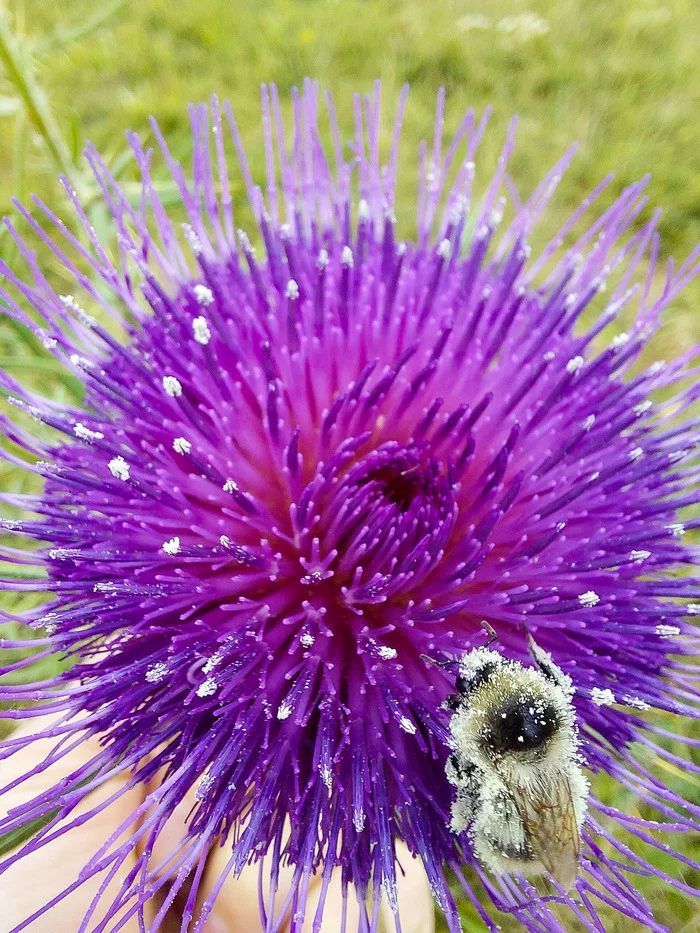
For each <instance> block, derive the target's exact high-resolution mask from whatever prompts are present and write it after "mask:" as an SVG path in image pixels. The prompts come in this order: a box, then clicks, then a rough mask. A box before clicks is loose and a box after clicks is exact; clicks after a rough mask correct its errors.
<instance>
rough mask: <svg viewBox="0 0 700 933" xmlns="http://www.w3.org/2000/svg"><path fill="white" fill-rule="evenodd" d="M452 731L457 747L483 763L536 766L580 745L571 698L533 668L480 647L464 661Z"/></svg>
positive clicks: (568, 752) (453, 707)
mask: <svg viewBox="0 0 700 933" xmlns="http://www.w3.org/2000/svg"><path fill="white" fill-rule="evenodd" d="M456 688H457V693H456V694H455V695H454V697H453V698H452V699H451V701H450V703H449V705H450V706H451V708H452V709H453V710H454V716H453V718H452V722H451V726H450V728H451V731H452V736H453V740H454V745H455V748H456V749H458V750H462V753H463V755H464V757H466V758H470V759H473V760H475V761H476V762H481V763H482V765H491V766H494V767H500V766H501V765H504V766H507V765H508V764H512V765H513V766H514V767H518V766H521V765H536V764H537V763H541V762H542V761H544V760H546V758H547V756H548V755H550V754H551V753H552V752H553V751H555V752H556V753H557V755H566V756H567V757H568V756H570V755H571V754H573V751H574V749H575V745H576V737H575V729H574V715H573V709H572V707H571V701H570V697H569V696H568V695H567V694H566V693H565V691H564V690H563V689H562V687H561V686H560V685H559V684H558V683H557V682H556V681H555V680H553V679H552V678H550V677H547V676H546V675H545V674H544V673H542V671H541V670H539V669H537V668H534V667H524V666H523V665H522V664H520V663H519V662H518V661H512V660H510V659H507V658H504V657H502V656H501V655H500V654H497V653H496V652H494V651H488V650H485V649H477V650H475V651H472V652H469V654H467V655H465V657H464V658H463V660H462V662H461V664H460V675H459V677H458V679H457V684H456Z"/></svg>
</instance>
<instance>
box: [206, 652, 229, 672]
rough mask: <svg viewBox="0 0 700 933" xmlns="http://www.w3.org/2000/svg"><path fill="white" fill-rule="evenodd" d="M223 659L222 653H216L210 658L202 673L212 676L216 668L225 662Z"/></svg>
mask: <svg viewBox="0 0 700 933" xmlns="http://www.w3.org/2000/svg"><path fill="white" fill-rule="evenodd" d="M223 658H224V656H223V654H222V653H221V651H215V652H214V654H213V655H212V656H211V657H210V658H209V660H208V661H207V663H206V664H205V665H204V667H203V668H202V673H204V674H211V672H212V671H213V670H214V668H215V667H217V665H219V664H221V662H222V661H223Z"/></svg>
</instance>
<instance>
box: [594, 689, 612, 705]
mask: <svg viewBox="0 0 700 933" xmlns="http://www.w3.org/2000/svg"><path fill="white" fill-rule="evenodd" d="M591 700H593V702H594V703H595V705H596V706H612V705H613V703H614V702H615V694H614V693H613V692H612V690H608V689H607V687H606V688H605V689H604V690H603V689H601V688H600V687H593V689H592V690H591Z"/></svg>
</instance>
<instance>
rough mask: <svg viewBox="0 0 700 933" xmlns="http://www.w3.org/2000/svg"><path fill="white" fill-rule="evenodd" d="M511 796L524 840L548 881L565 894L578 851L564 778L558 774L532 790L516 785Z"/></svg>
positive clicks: (577, 838)
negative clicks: (553, 881) (550, 879)
mask: <svg viewBox="0 0 700 933" xmlns="http://www.w3.org/2000/svg"><path fill="white" fill-rule="evenodd" d="M512 793H513V798H514V800H515V803H516V806H517V808H518V813H519V814H520V818H521V820H522V822H523V826H524V828H525V835H526V838H527V841H528V842H529V843H530V845H531V846H532V849H533V851H534V853H535V855H537V857H538V858H539V859H540V861H541V862H542V864H543V865H544V867H545V868H546V869H547V871H548V872H549V874H550V875H551V876H552V878H554V879H555V881H558V882H559V884H560V885H561V886H562V887H563V888H564V890H566V891H568V890H569V888H571V887H572V886H573V884H574V882H575V881H576V873H577V871H578V860H579V854H580V851H581V842H580V839H579V832H578V823H577V820H576V811H575V809H574V801H573V797H572V795H571V786H570V784H569V779H568V777H567V776H566V774H564V773H560V774H557V775H555V776H554V777H553V778H550V779H549V780H548V781H546V782H545V781H542V782H541V783H538V784H537V785H536V786H535V787H534V788H533V787H532V786H530V787H528V788H527V789H526V788H523V787H517V786H516V787H514V788H513V790H512Z"/></svg>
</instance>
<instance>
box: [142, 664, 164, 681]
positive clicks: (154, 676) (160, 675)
mask: <svg viewBox="0 0 700 933" xmlns="http://www.w3.org/2000/svg"><path fill="white" fill-rule="evenodd" d="M167 673H168V665H167V664H164V663H163V661H158V662H157V663H156V664H152V665H151V667H149V668H148V670H147V671H146V682H147V683H149V684H158V683H160V682H161V680H164V679H165V677H166V676H167Z"/></svg>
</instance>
